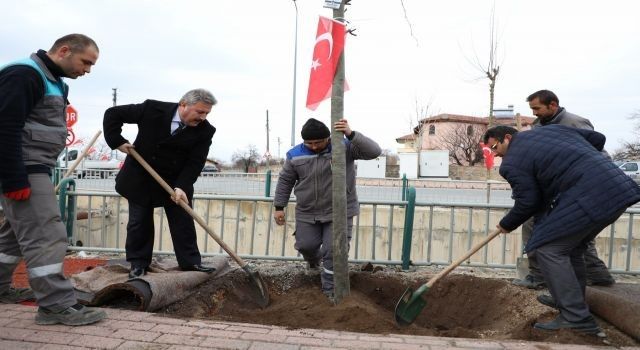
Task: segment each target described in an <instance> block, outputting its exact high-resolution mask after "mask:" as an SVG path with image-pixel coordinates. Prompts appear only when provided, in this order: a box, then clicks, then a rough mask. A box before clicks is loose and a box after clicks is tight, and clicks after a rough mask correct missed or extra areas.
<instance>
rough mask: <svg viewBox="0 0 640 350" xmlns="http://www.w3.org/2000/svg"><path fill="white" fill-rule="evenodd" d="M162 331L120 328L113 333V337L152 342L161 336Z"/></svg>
mask: <svg viewBox="0 0 640 350" xmlns="http://www.w3.org/2000/svg"><path fill="white" fill-rule="evenodd" d="M161 335H162V333H158V332H152V331H138V330H134V329H118V330H117V331H116V332H115V333H113V334H112V335H111V337H112V338H122V339H126V340H136V341H142V342H150V341H153V340H155V339H156V338H158V337H160V336H161Z"/></svg>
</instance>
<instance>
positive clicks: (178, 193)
mask: <svg viewBox="0 0 640 350" xmlns="http://www.w3.org/2000/svg"><path fill="white" fill-rule="evenodd" d="M173 191H174V192H175V193H176V195H175V196H173V197H171V199H173V201H174V202H176V204H180V201H181V200H183V201H184V202H185V203H187V204H189V198H187V194H186V193H185V192H184V191H183V190H182V189H181V188H178V187H176V188H174V189H173Z"/></svg>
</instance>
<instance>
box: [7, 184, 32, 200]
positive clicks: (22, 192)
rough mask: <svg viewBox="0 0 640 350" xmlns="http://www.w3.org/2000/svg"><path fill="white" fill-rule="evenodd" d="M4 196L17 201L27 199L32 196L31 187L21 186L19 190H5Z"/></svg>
mask: <svg viewBox="0 0 640 350" xmlns="http://www.w3.org/2000/svg"><path fill="white" fill-rule="evenodd" d="M4 196H5V197H7V198H10V199H13V200H15V201H26V200H27V199H29V197H31V187H25V188H21V189H19V190H17V191H11V192H5V193H4Z"/></svg>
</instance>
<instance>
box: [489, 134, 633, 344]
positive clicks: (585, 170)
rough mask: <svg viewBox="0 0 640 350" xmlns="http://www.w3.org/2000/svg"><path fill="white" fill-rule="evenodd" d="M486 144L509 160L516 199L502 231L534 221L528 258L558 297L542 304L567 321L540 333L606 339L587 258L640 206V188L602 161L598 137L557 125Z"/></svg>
mask: <svg viewBox="0 0 640 350" xmlns="http://www.w3.org/2000/svg"><path fill="white" fill-rule="evenodd" d="M484 142H485V144H487V145H489V147H490V148H491V149H492V150H493V152H495V154H496V155H497V156H500V157H502V158H503V159H502V164H501V165H500V175H501V176H502V177H504V178H505V179H506V180H507V181H508V182H509V184H510V185H511V190H512V193H513V198H514V199H515V203H514V205H513V208H511V210H509V212H508V213H507V214H506V215H505V216H504V217H503V218H502V220H500V223H499V224H498V226H497V228H498V229H499V230H500V231H502V232H503V233H508V232H511V231H513V230H515V229H516V228H517V227H518V226H520V225H522V224H523V223H524V222H525V221H526V220H527V219H529V218H530V217H531V216H535V225H534V226H533V231H532V233H531V238H530V239H529V240H528V241H527V243H526V247H525V251H526V252H527V253H528V254H530V255H535V256H536V257H537V261H538V264H539V266H540V270H541V272H542V275H543V277H544V279H545V281H546V282H547V284H548V287H549V292H550V293H551V296H549V295H540V296H539V297H538V301H540V302H541V303H543V304H545V305H547V306H551V307H555V308H557V309H558V310H559V311H560V315H559V316H558V317H557V318H556V319H554V320H553V321H551V322H546V323H541V322H538V323H536V324H534V328H537V329H542V330H557V329H561V328H571V329H575V330H577V331H580V332H584V333H590V334H599V333H601V330H600V327H598V325H597V323H596V322H595V320H594V318H593V316H592V315H591V313H590V312H589V307H588V306H587V304H586V302H585V291H586V284H587V276H586V275H587V274H586V267H585V259H584V252H585V250H586V249H587V245H588V243H589V241H591V240H593V239H594V238H595V237H596V236H597V235H598V234H599V233H600V232H601V231H602V230H603V229H604V228H605V227H607V226H609V225H610V224H611V223H613V222H614V221H616V220H617V219H618V217H620V215H622V213H623V212H624V211H625V210H626V209H627V207H629V206H631V205H633V204H634V203H636V202H638V201H640V187H638V185H637V184H636V183H635V182H634V181H633V180H632V179H631V178H630V177H628V176H626V175H625V174H624V172H622V170H620V169H619V168H617V167H616V166H615V165H614V164H613V163H612V162H611V161H610V160H609V159H608V158H607V157H606V156H605V155H604V154H602V152H601V151H602V149H603V148H604V144H605V136H604V135H602V134H600V133H598V132H595V131H592V130H585V129H577V128H572V127H567V126H564V125H550V126H546V127H544V128H536V129H533V130H530V131H523V132H518V131H517V130H516V129H514V128H511V127H508V126H497V127H494V128H491V129H489V130H487V132H486V133H485V135H484Z"/></svg>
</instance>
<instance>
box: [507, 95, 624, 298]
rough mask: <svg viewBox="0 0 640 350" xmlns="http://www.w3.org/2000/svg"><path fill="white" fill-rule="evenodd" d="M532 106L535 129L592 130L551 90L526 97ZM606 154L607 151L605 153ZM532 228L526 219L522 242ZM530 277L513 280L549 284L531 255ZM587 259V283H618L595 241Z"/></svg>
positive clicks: (533, 285)
mask: <svg viewBox="0 0 640 350" xmlns="http://www.w3.org/2000/svg"><path fill="white" fill-rule="evenodd" d="M527 102H528V103H529V107H530V108H531V111H532V112H533V115H535V116H536V117H537V118H536V120H534V121H533V125H532V126H531V127H532V128H537V127H543V126H546V125H554V124H560V125H566V126H570V127H573V128H579V129H588V130H593V125H592V124H591V122H590V121H589V119H586V118H583V117H581V116H578V115H575V114H573V113H569V112H568V111H567V110H566V109H565V108H564V107H560V100H559V99H558V96H556V94H554V93H553V92H552V91H549V90H539V91H536V92H534V93H532V94H531V95H529V97H527ZM603 153H606V151H603ZM532 229H533V218H531V219H530V220H527V222H525V223H524V224H523V225H522V241H523V242H524V244H526V242H527V241H528V240H529V237H531V231H532ZM528 260H529V274H528V275H527V276H526V277H525V278H523V279H514V280H513V282H512V283H513V284H515V285H518V286H523V287H527V288H531V289H542V288H545V286H546V283H545V281H544V279H543V278H542V275H541V273H540V269H539V268H538V262H537V261H536V257H535V256H533V255H529V256H528ZM584 260H585V263H586V264H587V284H588V285H599V286H610V285H612V284H614V283H615V280H614V279H613V277H612V276H611V274H610V273H609V270H608V269H607V265H606V264H605V263H604V261H602V260H600V258H599V257H598V251H597V250H596V245H595V242H594V241H590V242H589V245H588V247H587V250H586V251H585V252H584Z"/></svg>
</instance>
